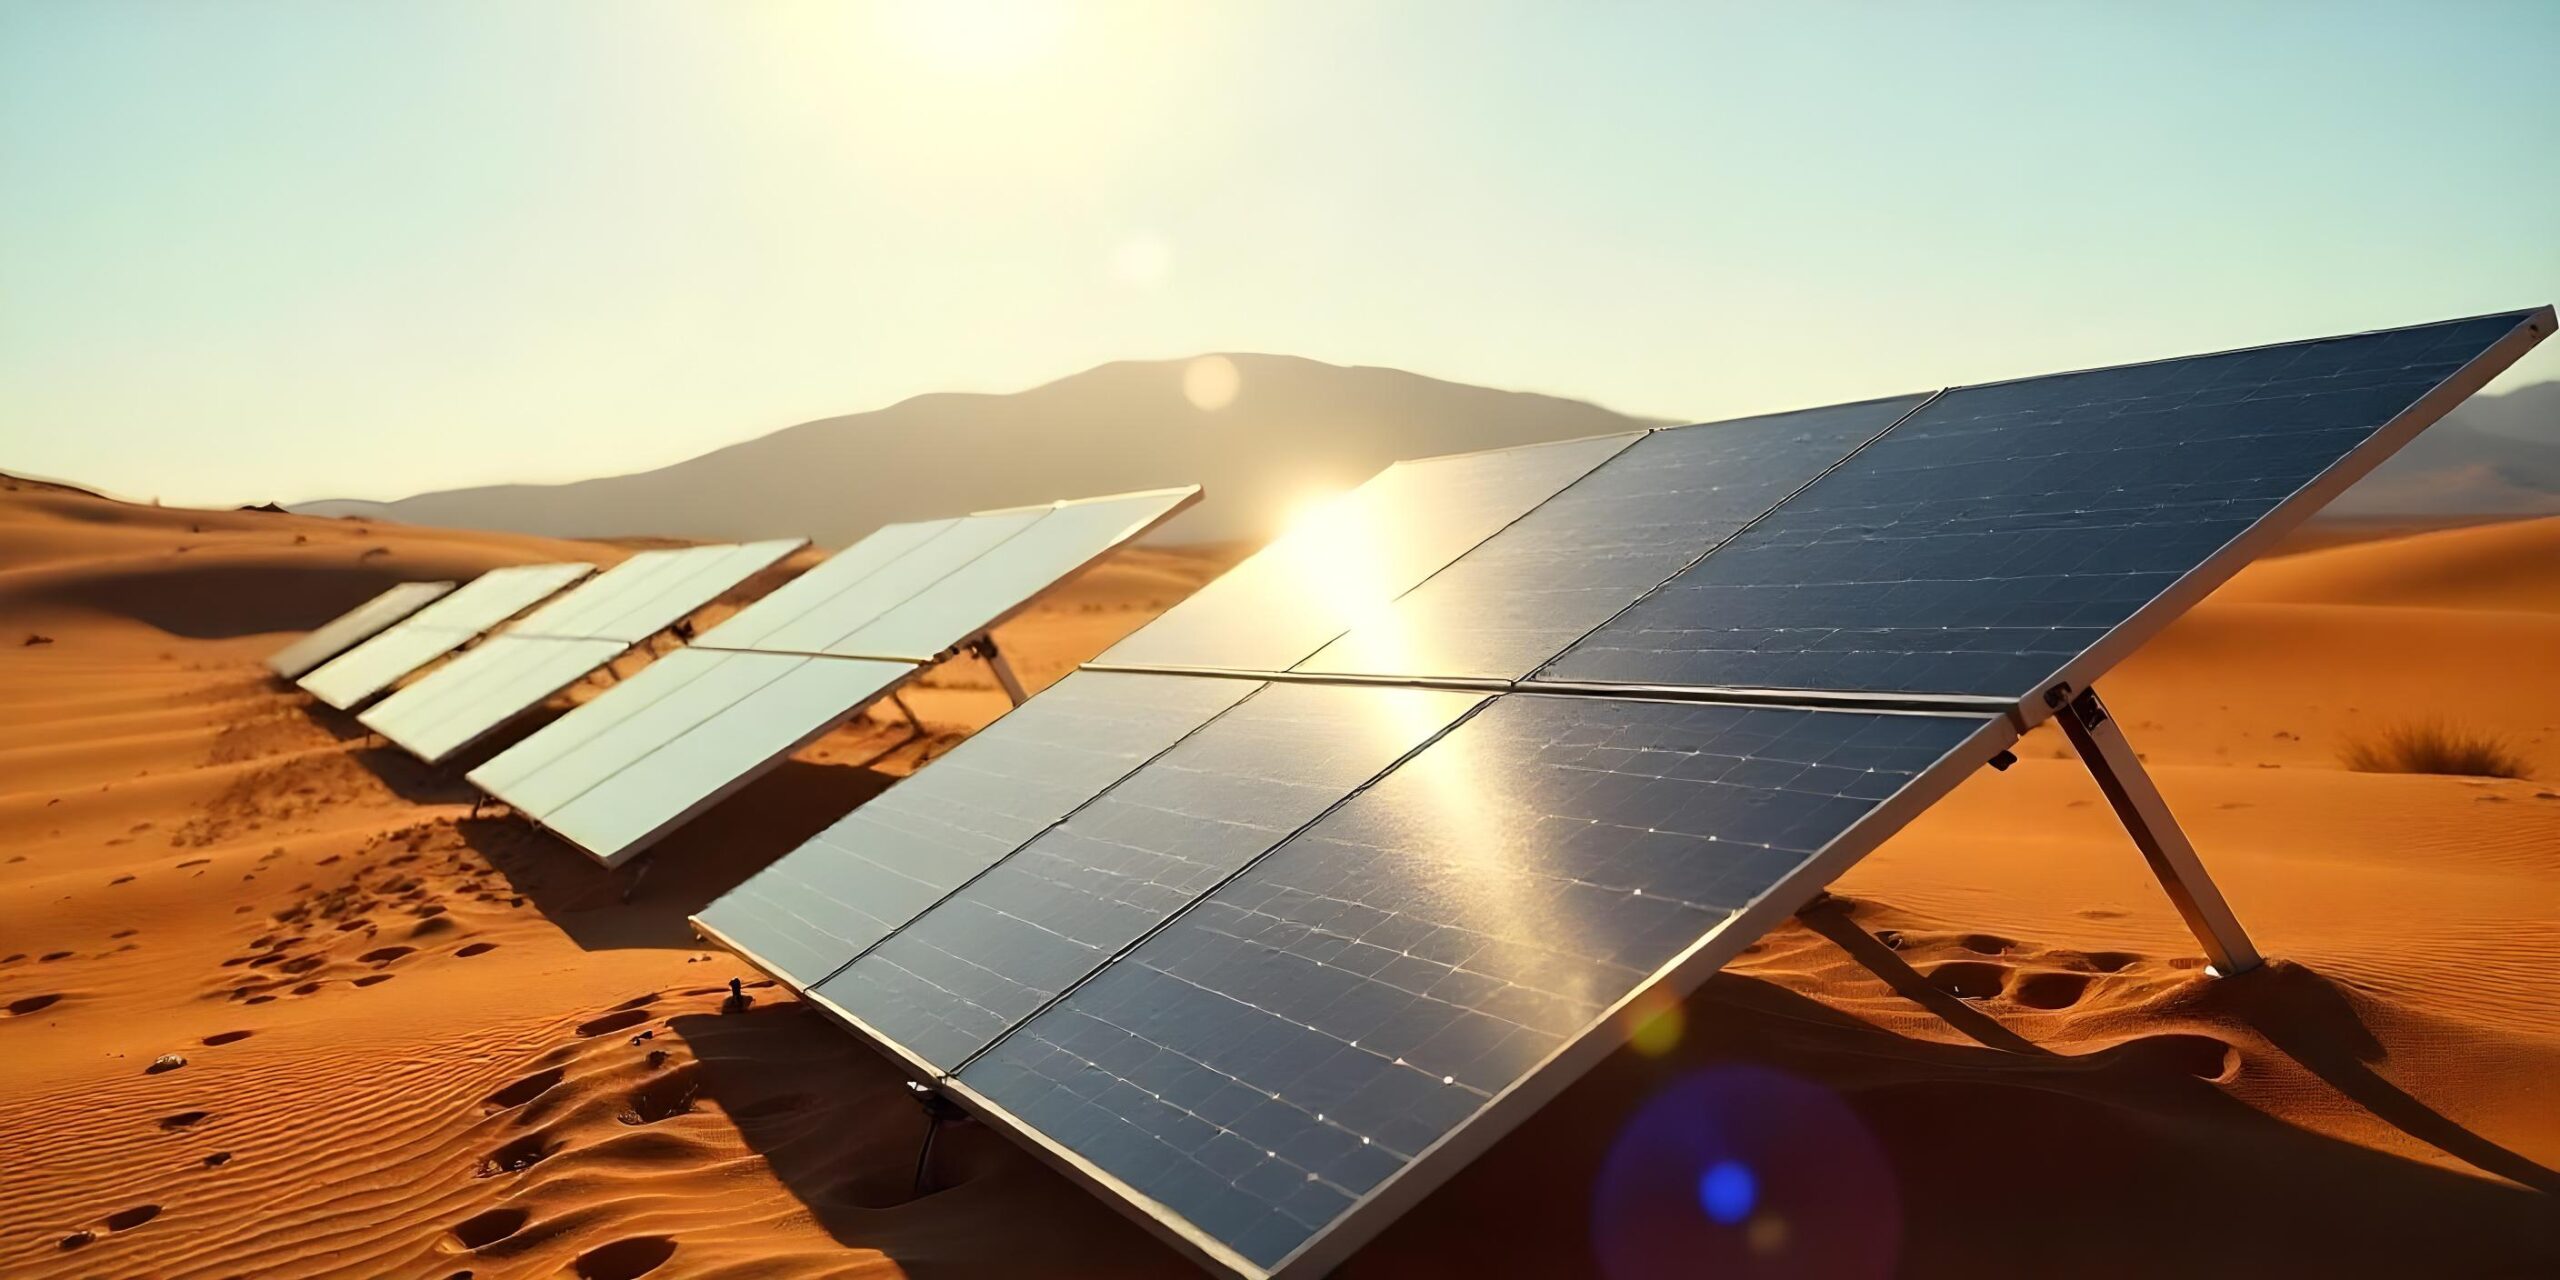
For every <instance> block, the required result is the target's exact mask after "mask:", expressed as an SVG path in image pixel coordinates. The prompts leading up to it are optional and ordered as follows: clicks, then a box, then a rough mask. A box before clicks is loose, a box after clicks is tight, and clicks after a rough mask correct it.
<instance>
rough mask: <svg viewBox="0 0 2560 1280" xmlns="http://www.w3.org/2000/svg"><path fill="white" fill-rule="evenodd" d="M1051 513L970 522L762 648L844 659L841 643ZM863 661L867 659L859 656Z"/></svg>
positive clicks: (957, 524)
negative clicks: (842, 657) (840, 647)
mask: <svg viewBox="0 0 2560 1280" xmlns="http://www.w3.org/2000/svg"><path fill="white" fill-rule="evenodd" d="M1046 513H1047V508H1045V507H1044V508H1041V509H1040V510H1038V511H1012V512H1004V513H1000V514H997V515H985V516H969V517H966V518H964V519H961V520H957V521H954V522H953V523H952V524H951V526H950V527H949V528H947V529H944V530H943V531H942V532H941V533H939V534H936V535H935V536H934V537H932V538H931V539H929V540H927V541H925V542H924V543H922V544H921V545H919V546H917V547H916V548H915V549H914V550H912V551H910V552H908V553H907V554H905V555H903V556H900V557H898V558H897V559H896V560H894V561H891V562H890V563H888V564H886V565H883V566H881V568H880V569H879V571H877V572H875V573H873V574H871V575H870V576H868V577H865V578H864V579H862V580H861V581H860V582H857V583H855V584H854V585H853V586H852V587H851V588H850V589H848V590H846V591H843V592H841V593H839V594H837V595H835V596H834V597H831V598H830V599H829V600H828V601H827V602H826V603H825V604H824V605H822V606H820V607H818V608H816V609H813V610H811V611H809V612H808V613H807V614H805V615H803V616H801V617H799V618H795V619H793V620H792V621H790V622H787V623H784V624H783V625H782V626H780V627H778V628H776V629H775V630H774V632H773V634H771V635H769V636H767V637H765V638H764V639H763V640H762V641H760V642H759V643H758V644H757V645H756V647H757V648H759V649H774V650H785V651H789V652H794V653H840V652H844V651H843V650H840V649H837V648H835V647H834V646H835V642H836V641H838V640H841V639H843V638H844V637H846V636H848V635H851V634H853V633H854V632H856V631H858V630H861V629H862V627H863V626H864V625H865V624H866V623H869V622H870V621H871V620H872V619H874V618H877V617H879V616H880V615H882V614H884V613H887V612H888V611H890V610H891V609H894V608H896V607H898V606H899V605H901V604H904V603H905V602H906V601H907V600H908V599H909V598H910V597H912V596H914V595H915V594H916V593H917V592H919V591H922V590H924V589H925V588H927V587H930V586H932V585H933V584H934V583H936V582H939V581H941V580H942V579H943V578H945V577H947V576H949V575H950V574H952V573H953V572H955V571H957V570H958V569H959V568H960V567H961V566H963V565H966V564H967V563H969V562H970V561H972V560H975V559H977V558H978V557H979V556H982V555H985V554H986V553H987V552H988V550H990V549H991V548H993V547H995V546H997V545H998V544H1000V543H1002V542H1003V541H1004V540H1005V539H1007V538H1010V537H1012V536H1013V535H1015V534H1017V533H1020V532H1022V531H1023V530H1024V529H1027V528H1030V527H1031V524H1032V522H1033V521H1035V520H1038V519H1039V518H1040V517H1041V516H1042V515H1044V514H1046ZM853 656H862V655H853Z"/></svg>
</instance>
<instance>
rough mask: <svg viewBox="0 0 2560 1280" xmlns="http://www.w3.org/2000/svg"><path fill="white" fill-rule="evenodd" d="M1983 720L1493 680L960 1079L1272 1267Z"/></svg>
mask: <svg viewBox="0 0 2560 1280" xmlns="http://www.w3.org/2000/svg"><path fill="white" fill-rule="evenodd" d="M2000 740H2005V739H2004V738H2003V732H2002V729H2001V726H2000V725H1999V722H1997V721H1996V720H1994V719H1992V718H1991V717H1988V716H1983V717H1936V716H1915V715H1892V714H1876V713H1867V712H1828V711H1811V710H1796V709H1783V708H1746V707H1729V706H1710V705H1694V704H1690V705H1684V704H1677V703H1658V702H1641V701H1633V700H1622V699H1605V700H1604V699H1565V698H1545V697H1538V696H1534V695H1511V696H1507V697H1504V698H1501V699H1499V700H1497V701H1496V702H1495V703H1494V704H1493V705H1492V706H1490V707H1488V708H1486V709H1485V711H1484V712H1483V713H1481V714H1479V715H1477V716H1475V717H1473V718H1471V719H1469V720H1467V721H1465V722H1463V723H1461V724H1460V725H1459V726H1458V727H1457V728H1455V729H1453V730H1451V731H1450V732H1449V733H1448V734H1447V735H1446V736H1445V737H1443V738H1441V739H1440V740H1439V741H1438V742H1436V743H1434V744H1432V745H1431V746H1430V747H1428V748H1426V749H1425V750H1424V751H1423V752H1422V753H1421V754H1420V755H1419V756H1416V757H1415V758H1414V759H1413V760H1411V761H1410V762H1408V763H1406V764H1405V765H1403V766H1402V767H1400V768H1398V769H1396V770H1395V771H1394V772H1392V773H1390V774H1388V775H1387V776H1386V777H1385V778H1384V779H1382V780H1380V781H1379V782H1378V783H1377V784H1376V785H1374V786H1371V787H1370V788H1368V789H1367V790H1365V791H1363V792H1361V793H1360V794H1359V795H1357V796H1355V797H1353V798H1352V799H1351V800H1350V801H1348V802H1347V803H1345V804H1343V805H1342V806H1341V807H1340V808H1338V809H1336V810H1334V811H1333V812H1332V813H1330V814H1328V815H1326V816H1325V817H1324V818H1323V819H1322V820H1321V821H1319V822H1317V823H1316V824H1315V825H1314V826H1313V827H1312V828H1310V829H1308V830H1307V831H1305V832H1303V833H1301V834H1299V835H1298V836H1296V837H1295V838H1293V839H1291V840H1290V841H1288V842H1287V843H1286V844H1284V845H1282V846H1281V847H1280V848H1279V849H1278V850H1277V851H1276V852H1274V853H1272V854H1271V855H1270V856H1269V857H1267V858H1265V859H1263V860H1262V861H1260V862H1258V863H1256V864H1254V866H1253V867H1252V868H1251V869H1249V870H1247V871H1246V872H1245V873H1244V874H1243V875H1241V876H1238V877H1236V878H1235V879H1234V880H1233V881H1231V882H1229V883H1227V884H1226V885H1225V886H1224V887H1222V888H1220V889H1218V890H1217V891H1216V892H1215V893H1213V894H1211V895H1209V896H1208V897H1207V898H1206V899H1204V900H1202V901H1200V902H1199V904H1198V905H1197V906H1196V907H1194V908H1193V909H1191V910H1189V911H1187V912H1184V913H1183V914H1182V915H1180V916H1179V917H1177V918H1176V919H1174V921H1173V922H1172V923H1171V924H1170V925H1168V926H1167V927H1165V928H1164V929H1163V930H1162V931H1161V932H1159V933H1157V934H1155V935H1154V936H1153V937H1151V938H1149V939H1147V941H1146V942H1145V943H1144V944H1143V945H1141V946H1139V947H1138V948H1136V949H1135V950H1134V951H1131V952H1130V953H1129V954H1128V955H1127V956H1126V957H1125V958H1124V959H1122V960H1120V961H1119V962H1118V963H1116V964H1112V965H1110V966H1108V967H1106V968H1104V969H1103V970H1102V971H1101V972H1100V973H1099V974H1097V975H1096V976H1094V977H1093V978H1092V979H1091V980H1090V981H1088V982H1086V983H1084V984H1083V985H1082V986H1080V987H1078V988H1076V989H1075V990H1074V991H1073V992H1072V993H1071V994H1069V995H1068V996H1067V997H1066V998H1065V999H1064V1000H1061V1001H1059V1002H1058V1003H1057V1004H1055V1005H1053V1006H1051V1007H1050V1008H1049V1009H1048V1010H1047V1011H1046V1012H1044V1013H1042V1014H1040V1015H1039V1016H1038V1017H1036V1018H1033V1019H1032V1020H1031V1021H1029V1022H1028V1023H1026V1024H1024V1025H1023V1026H1022V1027H1021V1028H1020V1029H1019V1030H1016V1031H1014V1032H1013V1033H1012V1034H1011V1035H1009V1036H1007V1037H1005V1038H1004V1039H1002V1040H1000V1041H998V1042H997V1043H996V1045H995V1047H994V1048H993V1049H991V1050H989V1051H988V1052H986V1053H985V1054H984V1055H983V1056H981V1057H980V1058H978V1059H977V1060H976V1061H975V1062H973V1063H971V1064H969V1065H968V1066H967V1067H965V1068H964V1069H963V1070H962V1071H961V1072H960V1075H959V1081H960V1083H961V1084H962V1085H964V1086H966V1087H967V1088H968V1089H970V1090H972V1091H974V1092H975V1093H976V1094H978V1095H979V1096H980V1097H982V1098H983V1099H984V1100H985V1101H987V1102H988V1103H992V1104H993V1105H994V1106H995V1107H997V1108H1001V1109H1002V1111H1004V1112H1006V1113H1009V1114H1010V1115H1011V1116H1012V1117H1014V1118H1015V1119H1016V1121H1017V1122H1018V1123H1019V1124H1021V1125H1024V1126H1027V1127H1029V1128H1030V1129H1032V1130H1034V1131H1037V1132H1039V1133H1041V1134H1043V1135H1046V1136H1047V1138H1048V1139H1049V1140H1050V1141H1051V1142H1054V1143H1057V1144H1059V1145H1061V1146H1063V1147H1064V1148H1065V1149H1066V1150H1067V1151H1068V1152H1071V1153H1072V1154H1073V1155H1074V1156H1075V1157H1077V1158H1079V1159H1081V1160H1083V1161H1086V1162H1089V1163H1090V1164H1091V1165H1092V1166H1093V1167H1094V1168H1096V1169H1099V1170H1100V1171H1101V1172H1102V1173H1103V1175H1105V1176H1106V1177H1108V1178H1111V1179H1113V1180H1115V1181H1117V1182H1118V1183H1120V1184H1121V1186H1122V1187H1123V1188H1125V1190H1126V1192H1128V1193H1134V1194H1136V1195H1141V1196H1145V1197H1148V1198H1149V1199H1151V1200H1153V1201H1155V1202H1156V1203H1158V1204H1161V1205H1163V1206H1164V1207H1165V1208H1167V1209H1169V1210H1171V1211H1172V1212H1173V1213H1175V1214H1177V1215H1179V1216H1180V1217H1181V1219H1183V1220H1184V1221H1185V1222H1187V1223H1188V1224H1189V1225H1190V1226H1191V1227H1193V1228H1194V1229H1196V1230H1197V1231H1199V1232H1201V1233H1203V1234H1205V1235H1206V1236H1207V1237H1209V1239H1211V1240H1212V1241H1215V1242H1216V1243H1217V1244H1218V1245H1220V1246H1223V1247H1224V1248H1225V1249H1227V1250H1230V1251H1232V1253H1233V1254H1234V1255H1236V1256H1237V1257H1239V1258H1241V1259H1243V1260H1245V1261H1246V1262H1248V1263H1250V1264H1251V1265H1252V1266H1254V1267H1260V1268H1270V1267H1275V1266H1277V1265H1279V1264H1280V1263H1281V1262H1283V1261H1284V1260H1285V1259H1287V1258H1289V1257H1290V1255H1291V1254H1292V1253H1294V1252H1296V1251H1297V1250H1299V1249H1301V1248H1302V1247H1304V1246H1305V1245H1306V1244H1307V1243H1308V1242H1309V1241H1310V1240H1311V1239H1313V1238H1314V1237H1315V1236H1316V1235H1317V1234H1318V1233H1320V1232H1322V1231H1324V1230H1326V1229H1327V1228H1328V1227H1331V1226H1333V1225H1334V1224H1336V1223H1338V1222H1340V1221H1341V1220H1342V1219H1343V1218H1344V1217H1345V1216H1346V1215H1347V1214H1348V1213H1349V1212H1350V1211H1351V1210H1352V1209H1353V1207H1354V1206H1355V1205H1357V1204H1359V1203H1360V1202H1361V1201H1362V1199H1363V1198H1364V1197H1366V1196H1369V1195H1371V1194H1372V1193H1374V1192H1375V1191H1377V1189H1378V1188H1379V1187H1380V1186H1381V1185H1382V1184H1383V1183H1384V1182H1385V1181H1386V1180H1387V1179H1389V1178H1390V1177H1393V1176H1395V1175H1396V1174H1397V1173H1399V1172H1400V1171H1402V1170H1403V1169H1405V1168H1406V1167H1407V1166H1408V1165H1410V1164H1411V1163H1412V1162H1413V1161H1414V1160H1415V1159H1416V1157H1418V1156H1420V1155H1421V1154H1422V1153H1423V1152H1424V1151H1426V1150H1428V1149H1430V1148H1431V1147H1432V1146H1433V1144H1434V1143H1436V1142H1439V1141H1440V1140H1441V1139H1443V1138H1445V1137H1447V1136H1448V1135H1449V1134H1450V1133H1452V1132H1453V1131H1455V1130H1456V1129H1458V1128H1459V1127H1460V1126H1461V1125H1465V1124H1467V1123H1468V1122H1469V1121H1470V1120H1473V1119H1476V1118H1478V1117H1480V1116H1482V1115H1483V1113H1484V1112H1485V1110H1486V1108H1487V1106H1488V1105H1489V1104H1490V1103H1491V1102H1492V1101H1493V1099H1494V1098H1496V1097H1497V1096H1498V1095H1500V1094H1502V1093H1503V1092H1504V1091H1505V1090H1507V1089H1510V1088H1512V1087H1513V1086H1515V1085H1517V1084H1519V1083H1520V1082H1521V1081H1522V1080H1523V1079H1524V1078H1526V1077H1527V1076H1528V1075H1529V1074H1530V1073H1531V1072H1532V1071H1533V1070H1535V1069H1536V1068H1538V1067H1539V1065H1540V1064H1541V1063H1544V1062H1546V1061H1548V1060H1549V1059H1551V1058H1553V1057H1554V1056H1555V1055H1557V1054H1559V1053H1560V1052H1562V1051H1563V1050H1564V1049H1565V1048H1566V1047H1567V1046H1568V1045H1570V1044H1573V1043H1574V1042H1576V1041H1577V1040H1580V1039H1583V1038H1585V1037H1591V1036H1595V1035H1596V1036H1600V1037H1603V1038H1607V1039H1614V1038H1615V1037H1614V1036H1612V1035H1611V1033H1610V1028H1609V1025H1608V1018H1609V1015H1610V1014H1611V1013H1612V1011H1613V1010H1614V1009H1615V1007H1616V1006H1617V1005H1618V1004H1619V1003H1620V1002H1621V1001H1622V1000H1624V999H1625V998H1626V997H1628V996H1629V995H1630V994H1631V993H1633V992H1634V991H1635V990H1636V989H1637V988H1638V987H1640V986H1642V985H1644V984H1645V983H1647V982H1648V981H1650V980H1652V979H1654V978H1655V977H1656V976H1657V975H1659V974H1661V973H1662V972H1664V971H1666V970H1667V969H1669V968H1670V967H1671V966H1673V964H1674V963H1675V962H1676V961H1677V960H1679V959H1680V958H1681V957H1682V955H1683V954H1684V953H1686V952H1689V951H1690V950H1692V949H1693V948H1696V947H1697V946H1699V945H1700V943H1701V940H1702V939H1713V938H1717V937H1719V936H1721V935H1719V934H1718V933H1717V931H1718V930H1719V929H1720V927H1722V926H1724V925H1725V924H1726V923H1727V922H1729V921H1732V920H1733V919H1734V918H1735V915H1736V913H1737V912H1739V911H1740V910H1741V909H1743V908H1744V907H1745V906H1747V905H1749V904H1751V903H1753V902H1754V901H1756V900H1759V899H1761V898H1763V897H1764V896H1765V895H1768V894H1770V893H1772V891H1774V890H1776V889H1777V888H1778V887H1779V886H1780V885H1781V883H1782V882H1784V881H1786V880H1787V879H1788V878H1790V877H1791V876H1793V875H1794V874H1795V873H1797V872H1798V871H1799V870H1801V869H1803V868H1805V867H1806V865H1807V864H1808V863H1809V862H1810V861H1812V860H1813V859H1814V858H1815V857H1816V856H1817V855H1818V854H1819V853H1821V852H1822V851H1823V850H1825V849H1826V848H1828V847H1830V846H1832V845H1833V844H1834V843H1835V842H1836V841H1839V840H1840V839H1841V838H1842V837H1843V836H1844V835H1846V834H1847V833H1849V832H1850V831H1851V830H1852V828H1853V827H1855V826H1856V825H1857V824H1859V823H1860V822H1861V821H1862V820H1864V819H1866V818H1868V817H1869V816H1870V815H1872V814H1874V813H1875V812H1876V811H1877V809H1878V807H1879V805H1880V804H1881V803H1882V802H1883V801H1884V800H1885V799H1886V798H1887V797H1889V796H1892V795H1894V794H1895V793H1896V792H1897V791H1899V790H1901V789H1903V788H1905V787H1908V786H1910V785H1912V784H1913V783H1914V782H1915V781H1917V780H1919V779H1920V778H1922V777H1923V775H1926V774H1931V773H1933V772H1935V773H1939V774H1947V773H1951V772H1952V773H1958V774H1960V772H1961V771H1963V770H1969V769H1970V768H1971V767H1972V766H1973V765H1975V764H1977V763H1979V762H1980V761H1981V760H1982V759H1983V758H1985V757H1987V756H1988V755H1989V754H1990V751H1991V750H1993V749H1996V747H1994V746H1992V745H1991V744H1992V743H1993V742H1996V741H2000ZM1950 764H1951V765H1953V766H1955V768H1954V769H1952V770H1950V769H1948V768H1944V767H1942V766H1944V765H1950ZM1952 781H1953V779H1952V777H1947V778H1945V779H1944V782H1945V783H1948V784H1951V783H1952ZM1940 789H1943V787H1942V786H1941V788H1940ZM1788 905H1789V907H1792V905H1793V904H1792V903H1790V904H1788ZM1749 940H1750V939H1749V936H1747V935H1745V936H1740V937H1736V938H1731V939H1728V941H1729V942H1730V947H1729V950H1738V949H1739V948H1740V946H1741V945H1743V944H1744V943H1747V942H1748V941H1749ZM1720 958H1721V957H1719V959H1720ZM857 967H859V966H857ZM1699 976H1700V977H1703V976H1704V973H1703V972H1701V973H1700V974H1699ZM1620 1034H1622V1033H1620Z"/></svg>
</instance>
